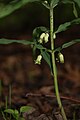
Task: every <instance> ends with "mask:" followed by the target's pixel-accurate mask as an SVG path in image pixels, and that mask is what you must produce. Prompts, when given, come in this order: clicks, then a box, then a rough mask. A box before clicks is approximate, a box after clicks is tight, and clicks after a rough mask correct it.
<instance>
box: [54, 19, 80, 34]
mask: <svg viewBox="0 0 80 120" xmlns="http://www.w3.org/2000/svg"><path fill="white" fill-rule="evenodd" d="M75 24H80V18H77V19H74V20H72V21H71V22H66V23H64V24H61V25H60V26H59V27H58V29H57V31H55V33H59V32H62V31H65V30H67V29H69V28H70V27H71V26H72V25H75Z"/></svg>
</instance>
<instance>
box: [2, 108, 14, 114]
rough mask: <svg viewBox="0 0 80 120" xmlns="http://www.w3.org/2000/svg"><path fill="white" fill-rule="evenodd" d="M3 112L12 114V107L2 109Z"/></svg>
mask: <svg viewBox="0 0 80 120" xmlns="http://www.w3.org/2000/svg"><path fill="white" fill-rule="evenodd" d="M4 112H6V113H9V114H14V110H13V109H6V110H4Z"/></svg>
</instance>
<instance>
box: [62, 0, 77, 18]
mask: <svg viewBox="0 0 80 120" xmlns="http://www.w3.org/2000/svg"><path fill="white" fill-rule="evenodd" d="M76 1H77V0H76ZM61 2H62V3H64V4H66V3H68V4H72V5H73V13H74V15H75V17H76V18H77V17H78V12H77V9H76V6H75V0H73V1H72V0H61Z"/></svg>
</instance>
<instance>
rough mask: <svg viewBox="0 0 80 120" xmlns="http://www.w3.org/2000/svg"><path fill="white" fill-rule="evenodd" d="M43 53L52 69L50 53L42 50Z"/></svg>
mask: <svg viewBox="0 0 80 120" xmlns="http://www.w3.org/2000/svg"><path fill="white" fill-rule="evenodd" d="M41 55H42V56H43V59H44V60H45V61H46V62H47V64H48V65H49V67H50V69H51V71H52V65H51V59H50V54H49V53H48V52H47V51H44V50H41Z"/></svg>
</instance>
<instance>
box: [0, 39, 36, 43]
mask: <svg viewBox="0 0 80 120" xmlns="http://www.w3.org/2000/svg"><path fill="white" fill-rule="evenodd" d="M12 43H20V44H23V45H30V44H34V42H31V41H27V40H9V39H5V38H2V39H0V44H5V45H6V44H12Z"/></svg>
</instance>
